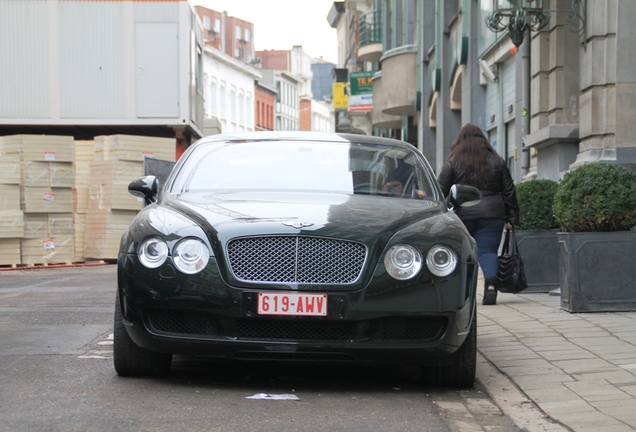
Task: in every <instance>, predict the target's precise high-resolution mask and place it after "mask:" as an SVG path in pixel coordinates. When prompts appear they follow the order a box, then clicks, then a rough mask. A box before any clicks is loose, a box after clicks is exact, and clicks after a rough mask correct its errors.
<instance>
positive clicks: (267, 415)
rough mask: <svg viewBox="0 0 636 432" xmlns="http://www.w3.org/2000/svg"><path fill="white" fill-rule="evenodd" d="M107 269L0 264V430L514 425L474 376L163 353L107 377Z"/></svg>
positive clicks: (110, 271)
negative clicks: (161, 362) (448, 380)
mask: <svg viewBox="0 0 636 432" xmlns="http://www.w3.org/2000/svg"><path fill="white" fill-rule="evenodd" d="M115 272H116V268H115V266H114V265H105V266H93V267H72V268H48V269H38V270H16V271H2V272H0V431H47V432H49V431H119V430H122V431H123V430H126V431H130V430H135V431H164V430H166V431H167V430H169V431H274V430H275V431H400V432H406V431H423V430H425V431H449V430H452V431H460V430H495V431H516V430H519V429H518V428H517V427H516V426H515V425H514V423H513V422H512V421H511V420H510V418H508V417H507V416H506V415H504V414H503V413H502V411H501V410H499V408H498V407H497V406H496V405H495V404H494V403H493V402H492V400H491V399H490V398H489V397H488V395H487V394H486V392H484V391H483V389H481V388H480V387H479V385H477V386H476V387H475V388H473V389H470V390H465V391H456V390H452V389H440V388H424V387H422V386H420V385H419V384H418V382H417V371H416V370H412V369H409V368H406V367H404V368H400V367H354V366H337V367H335V366H316V365H292V366H290V365H284V366H283V365H272V364H254V363H248V364H246V363H231V362H219V361H208V360H201V359H193V358H182V357H175V359H174V362H173V372H172V373H171V375H170V376H168V377H164V378H121V377H118V376H117V374H116V373H115V371H114V369H113V365H112V319H113V307H114V300H115V285H116V275H115ZM264 395H266V396H264ZM249 397H255V399H250V398H249ZM275 398H294V399H296V398H297V400H275Z"/></svg>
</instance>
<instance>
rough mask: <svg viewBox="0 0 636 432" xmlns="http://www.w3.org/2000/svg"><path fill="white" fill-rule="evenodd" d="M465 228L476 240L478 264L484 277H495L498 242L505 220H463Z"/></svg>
mask: <svg viewBox="0 0 636 432" xmlns="http://www.w3.org/2000/svg"><path fill="white" fill-rule="evenodd" d="M463 222H464V225H465V226H466V229H468V232H469V233H470V235H471V236H473V238H474V239H475V241H476V242H477V251H478V253H479V266H480V267H481V271H482V272H483V273H484V279H486V281H488V280H489V279H491V280H493V279H497V267H498V266H499V258H497V256H498V254H497V253H498V251H499V244H500V243H501V236H502V234H503V228H504V225H505V224H506V222H505V221H504V220H502V219H473V220H467V221H463Z"/></svg>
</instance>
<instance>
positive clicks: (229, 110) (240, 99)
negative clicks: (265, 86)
mask: <svg viewBox="0 0 636 432" xmlns="http://www.w3.org/2000/svg"><path fill="white" fill-rule="evenodd" d="M203 71H204V76H205V78H204V83H205V84H204V88H205V90H204V97H205V115H206V117H207V118H211V119H215V120H216V121H217V122H218V124H219V127H220V132H223V133H233V132H252V131H254V130H256V127H255V126H256V125H255V119H254V111H255V109H256V108H255V85H254V82H255V80H258V79H260V78H261V74H260V72H259V70H257V69H255V68H253V67H251V66H249V65H247V64H245V63H243V62H241V61H239V60H236V59H234V58H232V57H230V56H229V55H227V54H225V53H223V52H221V51H219V50H217V49H215V48H213V47H209V46H208V47H206V48H205V57H204V63H203Z"/></svg>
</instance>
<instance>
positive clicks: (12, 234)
mask: <svg viewBox="0 0 636 432" xmlns="http://www.w3.org/2000/svg"><path fill="white" fill-rule="evenodd" d="M20 237H24V214H23V213H22V211H20V210H0V238H20Z"/></svg>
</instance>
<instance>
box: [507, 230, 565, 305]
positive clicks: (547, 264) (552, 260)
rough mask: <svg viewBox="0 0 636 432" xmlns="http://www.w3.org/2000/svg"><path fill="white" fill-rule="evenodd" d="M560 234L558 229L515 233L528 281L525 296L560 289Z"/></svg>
mask: <svg viewBox="0 0 636 432" xmlns="http://www.w3.org/2000/svg"><path fill="white" fill-rule="evenodd" d="M558 232H559V230H558V229H550V230H528V231H526V230H521V231H515V234H516V236H517V244H518V245H519V252H520V253H521V256H522V257H523V265H524V270H525V273H526V280H527V281H528V288H526V289H525V290H523V293H524V294H527V293H546V292H550V291H552V290H555V289H557V288H559V240H558V238H557V233H558Z"/></svg>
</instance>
